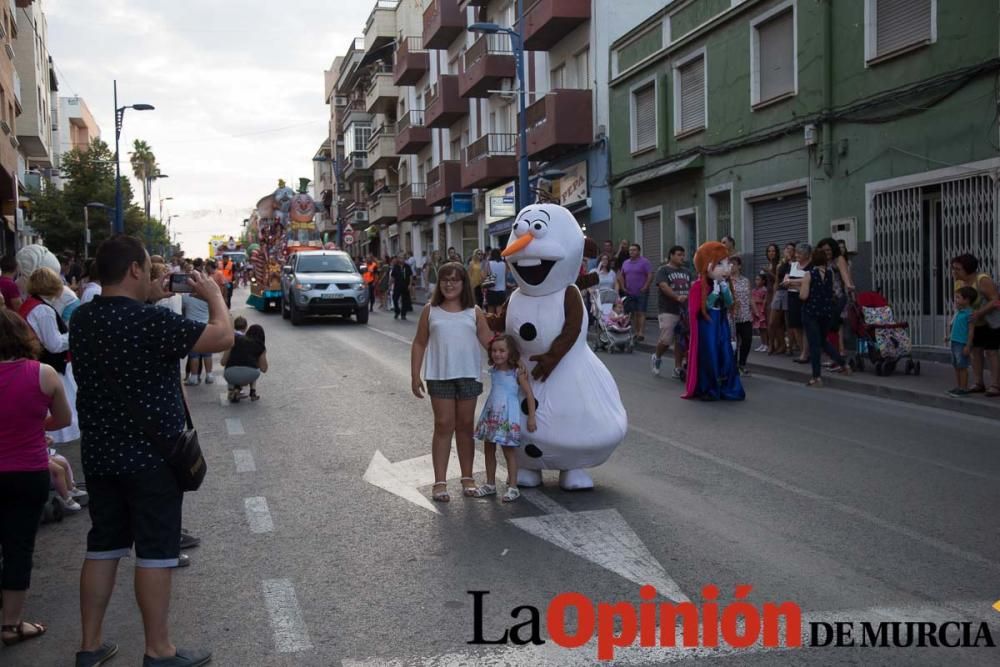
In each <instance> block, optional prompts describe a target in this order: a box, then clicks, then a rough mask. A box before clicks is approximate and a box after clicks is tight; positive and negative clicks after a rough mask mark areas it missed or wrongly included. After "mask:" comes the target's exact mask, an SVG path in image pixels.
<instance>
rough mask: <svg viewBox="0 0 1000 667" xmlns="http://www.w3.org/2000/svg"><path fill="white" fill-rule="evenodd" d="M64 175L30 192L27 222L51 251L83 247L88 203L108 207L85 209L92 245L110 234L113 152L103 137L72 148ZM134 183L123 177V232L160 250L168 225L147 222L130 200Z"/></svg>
mask: <svg viewBox="0 0 1000 667" xmlns="http://www.w3.org/2000/svg"><path fill="white" fill-rule="evenodd" d="M60 171H61V172H62V176H63V178H64V179H66V183H65V186H64V188H63V189H62V190H57V189H56V188H55V187H54V186H53V185H52V183H50V182H48V181H46V182H45V183H44V185H43V187H42V190H41V191H40V192H38V191H36V192H32V193H31V194H30V195H29V197H30V200H31V203H30V210H31V218H30V221H29V222H30V224H31V226H32V227H34V228H35V229H37V230H38V231H39V233H41V235H42V237H43V238H44V239H45V245H46V246H47V247H48V248H49V249H50V250H52V251H53V252H55V253H61V252H65V251H67V250H72V251H75V252H81V251H82V250H83V241H84V209H85V208H87V204H89V203H99V204H104V205H105V206H107V207H108V208H107V209H104V208H100V207H90V208H89V209H87V213H88V216H89V226H90V235H91V242H90V251H91V254H93V251H94V249H96V247H97V245H98V244H99V243H100V242H101V241H103V240H104V239H106V238H108V237H109V236H110V235H111V225H112V220H113V218H114V212H113V209H114V204H115V160H114V153H113V152H112V151H111V149H110V148H109V147H108V145H107V144H106V143H104V142H103V141H101V140H100V139H94V140H93V141H92V142H91V143H90V145H89V146H88V147H87V149H86V150H78V149H74V150H72V151H69V152H68V153H66V154H65V155H63V158H62V165H61V166H60ZM132 198H133V193H132V186H131V184H130V183H129V181H128V179H126V178H123V179H122V203H123V204H124V207H125V215H124V218H125V220H124V222H125V232H126V233H127V234H132V235H134V236H137V237H138V238H140V239H142V240H143V241H144V242H146V243H147V245H148V247H149V248H150V251H151V252H163V250H161V249H160V248H161V247H165V246H167V245H169V243H168V240H167V231H166V228H165V227H164V226H163V225H162V224H161V223H160V222H159V221H158V220H150V221H149V223H147V222H146V216H145V215H144V214H143V211H142V209H141V208H140V207H138V206H136V205H135V204H134V203H133V202H132Z"/></svg>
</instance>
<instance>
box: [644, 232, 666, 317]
mask: <svg viewBox="0 0 1000 667" xmlns="http://www.w3.org/2000/svg"><path fill="white" fill-rule="evenodd" d="M639 224H640V225H641V228H642V241H640V243H641V244H642V255H643V257H645V258H646V259H648V260H649V263H650V264H652V265H653V271H654V272H655V271H656V269H657V268H658V267H659V266H660V262H661V260H662V258H663V257H662V256H663V246H662V241H661V240H660V216H659V214H657V215H650V216H646V217H643V218H639ZM649 293H650V297H649V305H648V306H647V308H646V313H647V314H648V315H649V316H651V317H652V316H655V315H656V314H657V307H656V304H657V299H656V298H655V297H656V293H655V292H654V291H653V290H652V288H651V289H650V290H649Z"/></svg>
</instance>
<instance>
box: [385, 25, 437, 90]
mask: <svg viewBox="0 0 1000 667" xmlns="http://www.w3.org/2000/svg"><path fill="white" fill-rule="evenodd" d="M430 63H431V61H430V54H429V53H428V52H427V50H426V49H425V48H424V46H423V38H422V37H403V38H401V39H400V40H399V48H398V49H397V50H396V63H395V65H394V66H393V68H392V80H393V83H395V84H396V85H397V86H412V85H415V84H416V83H417V82H418V81H420V79H422V78H423V77H424V75H425V74H427V71H428V70H429V69H430Z"/></svg>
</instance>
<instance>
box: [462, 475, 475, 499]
mask: <svg viewBox="0 0 1000 667" xmlns="http://www.w3.org/2000/svg"><path fill="white" fill-rule="evenodd" d="M461 481H462V495H463V496H465V497H466V498H475V497H476V480H475V478H474V477H463V478H462V480H461ZM466 482H471V483H472V486H466V485H465V483H466Z"/></svg>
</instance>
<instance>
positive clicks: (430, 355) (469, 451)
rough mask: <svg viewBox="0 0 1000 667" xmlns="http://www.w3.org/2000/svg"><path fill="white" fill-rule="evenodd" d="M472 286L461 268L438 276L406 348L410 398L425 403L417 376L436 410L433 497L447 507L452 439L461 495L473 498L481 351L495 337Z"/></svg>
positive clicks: (444, 270) (448, 268)
mask: <svg viewBox="0 0 1000 667" xmlns="http://www.w3.org/2000/svg"><path fill="white" fill-rule="evenodd" d="M475 303H476V302H475V298H474V297H473V295H472V284H471V282H470V281H469V274H468V273H467V272H466V270H465V267H463V266H462V265H461V264H458V263H454V262H451V263H448V264H445V265H444V266H442V267H441V268H440V269H439V270H438V282H437V285H436V287H435V290H434V294H433V295H432V296H431V303H430V305H429V306H428V307H426V308H424V310H423V312H422V313H421V314H420V322H419V323H418V324H417V334H416V336H414V338H413V345H412V347H411V348H410V384H411V389H412V390H413V395H414V396H416V397H417V398H423V397H424V383H423V381H422V380H421V379H420V377H421V371H423V378H424V380H426V381H427V393H428V394H429V395H430V397H431V407H432V408H433V410H434V438H433V442H432V445H431V459H432V461H433V464H434V491H433V495H432V497H433V498H434V500H436V501H439V502H448V501H449V500H450V499H451V497H450V496H449V495H448V483H447V481H446V480H447V471H448V459H449V458H450V457H451V439H452V436H454V437H455V445H456V448H457V449H458V464H459V466H460V467H461V469H462V492H463V494H464V495H466V496H472V495H473V493H474V492H475V490H476V481H475V479H473V477H472V461H473V457H474V455H475V442H474V441H473V438H472V435H473V430H474V426H475V416H476V398H478V397H479V395H480V394H481V393H483V385H482V383H481V382H480V381H479V377H480V373H481V371H482V349H483V348H484V347H486V345H487V344H488V343H489V342H490V339H491V338H492V337H493V333H492V332H491V331H490V328H489V326H488V325H487V324H486V316H485V315H484V314H483V312H482V311H481V310H480V309H479V308H477V307H476V305H475Z"/></svg>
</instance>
